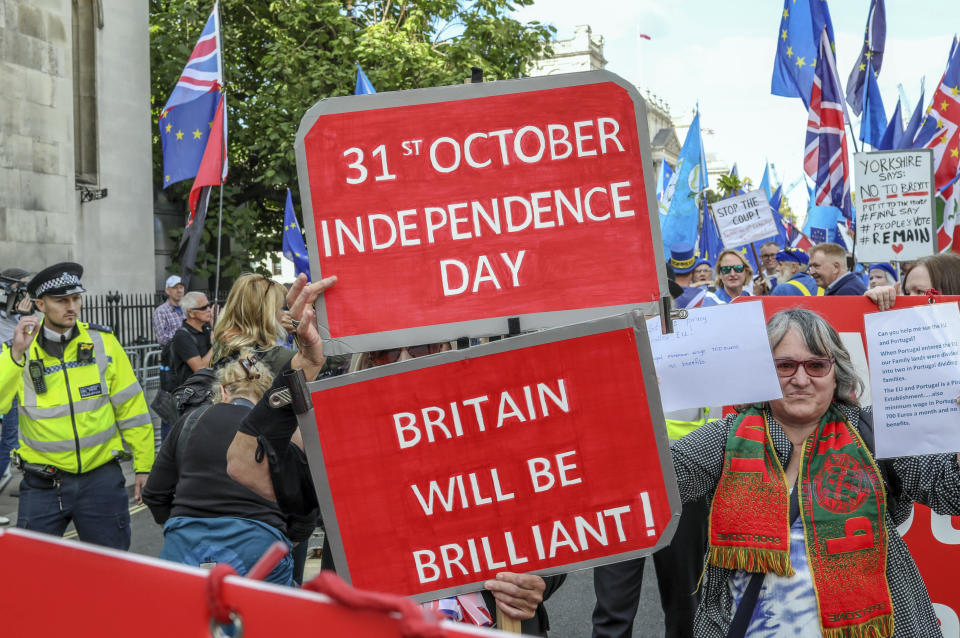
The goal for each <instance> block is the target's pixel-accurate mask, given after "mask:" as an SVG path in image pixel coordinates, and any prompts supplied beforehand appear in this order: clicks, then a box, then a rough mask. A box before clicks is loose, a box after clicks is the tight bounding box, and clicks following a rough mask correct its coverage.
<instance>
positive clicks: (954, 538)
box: [930, 512, 960, 545]
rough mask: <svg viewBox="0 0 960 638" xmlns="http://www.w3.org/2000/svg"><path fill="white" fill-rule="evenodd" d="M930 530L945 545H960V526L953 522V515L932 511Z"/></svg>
mask: <svg viewBox="0 0 960 638" xmlns="http://www.w3.org/2000/svg"><path fill="white" fill-rule="evenodd" d="M930 531H931V532H933V537H934V538H936V539H937V540H938V541H940V542H941V543H943V544H944V545H960V528H958V527H956V526H955V525H954V524H953V517H952V516H947V515H945V514H937V513H936V512H930Z"/></svg>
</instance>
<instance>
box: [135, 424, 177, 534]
mask: <svg viewBox="0 0 960 638" xmlns="http://www.w3.org/2000/svg"><path fill="white" fill-rule="evenodd" d="M185 419H186V415H185V416H184V417H183V418H181V419H180V420H179V421H177V423H176V425H174V426H173V429H171V430H170V433H169V434H168V435H167V438H166V439H164V440H163V445H161V446H160V451H159V452H158V453H157V460H156V461H154V463H153V469H152V470H151V471H150V477H149V478H148V479H147V484H146V485H145V486H144V488H143V502H144V503H145V504H146V506H147V507H148V508H150V513H151V514H153V520H155V521H156V522H157V523H159V524H160V525H163V524H164V523H166V522H167V519H168V518H170V510H171V509H172V508H173V497H174V495H175V494H176V487H177V480H178V478H179V474H180V470H179V468H178V467H177V442H178V441H179V440H180V432H181V431H182V430H183V423H184V420H185Z"/></svg>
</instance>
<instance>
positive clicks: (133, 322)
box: [80, 291, 226, 347]
mask: <svg viewBox="0 0 960 638" xmlns="http://www.w3.org/2000/svg"><path fill="white" fill-rule="evenodd" d="M224 295H225V293H224ZM166 299H167V296H166V294H165V293H164V292H163V291H158V292H152V293H150V292H139V293H119V292H109V293H107V294H105V295H84V297H83V310H82V311H81V312H80V318H81V319H82V320H83V321H87V322H90V323H97V324H100V325H102V326H109V327H110V328H113V334H115V335H116V337H117V339H118V340H119V341H120V343H121V345H123V346H124V347H126V346H138V345H148V344H150V343H154V346H156V344H155V342H154V335H153V311H154V310H155V309H156V307H157V306H159V305H160V304H162V303H163V302H164V301H166ZM225 299H226V298H225V297H224V299H220V300H219V301H218V303H219V304H220V306H221V307H222V306H223V304H224V301H225Z"/></svg>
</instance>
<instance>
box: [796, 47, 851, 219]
mask: <svg viewBox="0 0 960 638" xmlns="http://www.w3.org/2000/svg"><path fill="white" fill-rule="evenodd" d="M845 120H846V109H845V107H844V103H843V91H842V90H841V89H840V80H839V78H838V77H837V68H836V62H835V61H834V58H833V48H832V47H831V46H830V40H829V38H828V37H827V32H826V29H824V31H823V32H822V33H821V34H820V51H819V53H818V56H817V70H816V73H815V74H814V76H813V89H812V90H811V92H810V110H809V114H808V118H807V145H806V150H805V153H804V158H803V168H804V170H805V171H806V173H807V175H809V176H810V178H811V179H813V180H814V182H816V186H815V187H814V189H813V195H814V196H813V203H814V204H816V205H817V206H836V207H837V208H839V209H840V210H841V211H843V216H844V217H846V218H847V219H848V220H850V221H852V220H853V205H852V204H851V202H850V167H849V165H848V160H847V136H846V133H845V132H844V129H843V125H844V122H845Z"/></svg>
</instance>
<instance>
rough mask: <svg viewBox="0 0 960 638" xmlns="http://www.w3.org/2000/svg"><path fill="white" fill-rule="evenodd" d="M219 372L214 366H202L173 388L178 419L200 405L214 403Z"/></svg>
mask: <svg viewBox="0 0 960 638" xmlns="http://www.w3.org/2000/svg"><path fill="white" fill-rule="evenodd" d="M216 381H217V373H216V372H214V371H213V369H212V368H200V369H199V370H197V371H196V372H194V373H193V374H191V375H190V376H189V377H187V380H186V381H184V382H183V383H182V384H180V385H179V386H177V388H176V389H174V390H173V403H174V406H175V407H176V411H177V419H179V418H180V417H182V416H183V415H184V414H186V413H187V412H190V411H192V410H194V409H195V408H199V407H200V406H204V405H209V404H211V403H213V393H214V389H213V386H214V384H215V383H216Z"/></svg>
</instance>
